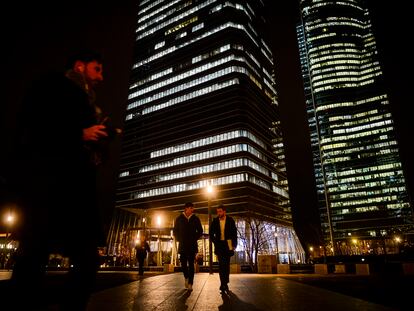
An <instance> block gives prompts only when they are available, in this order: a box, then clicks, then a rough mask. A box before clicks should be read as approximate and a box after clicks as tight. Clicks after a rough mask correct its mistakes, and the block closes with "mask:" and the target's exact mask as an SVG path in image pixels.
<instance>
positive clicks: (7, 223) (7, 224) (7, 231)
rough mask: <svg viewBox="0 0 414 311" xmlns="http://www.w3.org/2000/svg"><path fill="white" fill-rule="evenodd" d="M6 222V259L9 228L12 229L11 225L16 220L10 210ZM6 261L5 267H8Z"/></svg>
mask: <svg viewBox="0 0 414 311" xmlns="http://www.w3.org/2000/svg"><path fill="white" fill-rule="evenodd" d="M5 220H6V221H5V222H6V237H5V239H4V252H3V253H4V256H5V257H4V259H6V258H7V241H8V239H9V229H10V226H11V225H12V224H13V221H14V217H13V215H12V214H11V212H10V211H9V213H8V215H7V216H6V217H5ZM6 262H7V261H4V267H3V268H6Z"/></svg>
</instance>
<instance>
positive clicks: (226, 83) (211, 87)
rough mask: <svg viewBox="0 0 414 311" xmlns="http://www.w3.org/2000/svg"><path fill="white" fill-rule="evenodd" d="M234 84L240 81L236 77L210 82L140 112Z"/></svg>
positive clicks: (155, 109) (148, 111) (152, 110)
mask: <svg viewBox="0 0 414 311" xmlns="http://www.w3.org/2000/svg"><path fill="white" fill-rule="evenodd" d="M236 84H240V81H239V79H237V78H234V79H230V80H226V81H223V82H219V83H215V84H211V85H209V86H206V87H204V88H200V89H196V90H193V91H191V92H189V93H187V94H184V95H181V96H178V97H174V98H171V99H169V100H168V101H166V102H163V103H161V104H157V105H153V106H150V107H147V108H144V109H143V110H142V111H141V114H142V115H145V114H149V113H152V112H155V111H158V110H161V109H164V108H167V107H170V106H173V105H177V104H179V103H182V102H185V101H188V100H191V99H194V98H197V97H200V96H203V95H206V94H211V93H212V92H215V91H218V90H221V89H224V88H227V87H230V86H232V85H236ZM138 115H139V114H138Z"/></svg>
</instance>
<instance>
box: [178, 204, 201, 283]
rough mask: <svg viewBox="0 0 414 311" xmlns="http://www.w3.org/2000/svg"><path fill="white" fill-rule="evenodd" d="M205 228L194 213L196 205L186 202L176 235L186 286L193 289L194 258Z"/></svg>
mask: <svg viewBox="0 0 414 311" xmlns="http://www.w3.org/2000/svg"><path fill="white" fill-rule="evenodd" d="M202 234H203V228H202V227H201V222H200V219H199V218H198V217H197V216H196V215H194V205H193V203H191V202H187V203H185V206H184V212H183V213H182V214H180V216H178V217H177V218H176V219H175V224H174V237H175V239H176V240H177V241H178V243H179V246H178V253H179V254H180V262H181V267H182V269H183V274H184V279H185V287H186V288H187V289H188V290H190V291H191V290H192V289H193V281H194V259H195V255H196V254H197V252H198V244H197V240H198V239H200V238H201V235H202Z"/></svg>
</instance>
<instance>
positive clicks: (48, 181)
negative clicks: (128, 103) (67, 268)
mask: <svg viewBox="0 0 414 311" xmlns="http://www.w3.org/2000/svg"><path fill="white" fill-rule="evenodd" d="M96 123H97V120H96V115H95V108H94V106H93V105H92V104H91V103H90V101H89V97H88V94H87V93H86V92H85V91H84V90H83V89H82V88H80V87H79V86H78V85H77V84H76V83H74V82H73V81H72V80H70V79H68V78H67V77H65V75H64V74H51V75H48V76H46V77H43V78H41V79H39V80H38V81H36V82H35V83H34V84H33V85H32V87H31V88H30V89H29V90H28V92H27V93H26V96H25V98H24V100H23V103H22V107H21V110H20V114H19V128H18V137H17V139H16V140H17V143H16V150H17V152H16V158H15V161H16V173H15V180H14V182H15V183H14V184H15V185H16V189H19V191H20V192H21V193H20V195H21V197H22V198H23V201H24V204H23V209H24V211H23V213H22V214H23V215H24V216H25V217H24V219H23V225H22V227H21V228H19V229H20V230H19V234H21V235H22V237H24V236H26V237H28V238H30V236H32V235H33V233H34V232H35V233H36V234H39V235H40V236H42V237H46V238H47V239H49V240H55V239H57V240H60V241H50V243H51V244H52V245H54V244H60V243H61V242H62V243H64V244H65V243H67V242H70V243H72V241H77V240H78V239H85V238H87V239H91V240H94V243H99V244H101V245H104V244H103V242H104V235H103V228H102V223H101V219H100V213H99V210H98V208H97V202H96V192H95V191H96V166H95V164H94V163H93V162H91V152H90V149H89V148H87V147H86V145H85V142H84V141H83V139H82V136H83V129H84V128H87V127H90V126H92V125H95V124H96ZM20 189H21V190H20ZM74 228H76V230H74ZM56 232H59V234H56ZM33 236H34V235H33ZM97 240H99V241H98V242H96V241H97ZM72 244H73V245H72V247H74V248H76V245H75V243H72Z"/></svg>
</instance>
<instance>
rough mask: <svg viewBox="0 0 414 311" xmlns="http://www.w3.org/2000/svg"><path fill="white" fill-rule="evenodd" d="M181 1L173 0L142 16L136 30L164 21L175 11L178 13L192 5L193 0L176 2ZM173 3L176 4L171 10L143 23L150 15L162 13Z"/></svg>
mask: <svg viewBox="0 0 414 311" xmlns="http://www.w3.org/2000/svg"><path fill="white" fill-rule="evenodd" d="M177 2H179V1H177V0H176V1H172V2H170V3H168V4H166V5H164V6H162V7H160V8H159V9H157V10H155V11H152V12H151V13H148V14H146V15H145V16H144V17H141V18H140V19H138V27H137V29H136V32H139V31H142V30H144V29H145V28H148V27H149V26H151V25H153V24H155V23H159V22H160V21H162V20H163V19H165V18H167V17H168V16H170V15H173V14H175V13H177V12H178V11H180V10H182V9H184V8H186V7H188V6H190V5H191V4H192V3H191V1H186V2H184V3H181V4H177V5H174V4H176V3H177ZM172 5H174V7H173V8H172V9H170V10H169V11H166V12H164V13H162V14H160V15H158V16H157V17H155V18H154V19H151V20H149V21H147V22H145V23H143V22H144V21H145V20H147V19H149V18H150V17H152V16H154V15H156V14H157V13H160V12H162V11H164V10H165V9H167V8H169V7H171V6H172Z"/></svg>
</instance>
